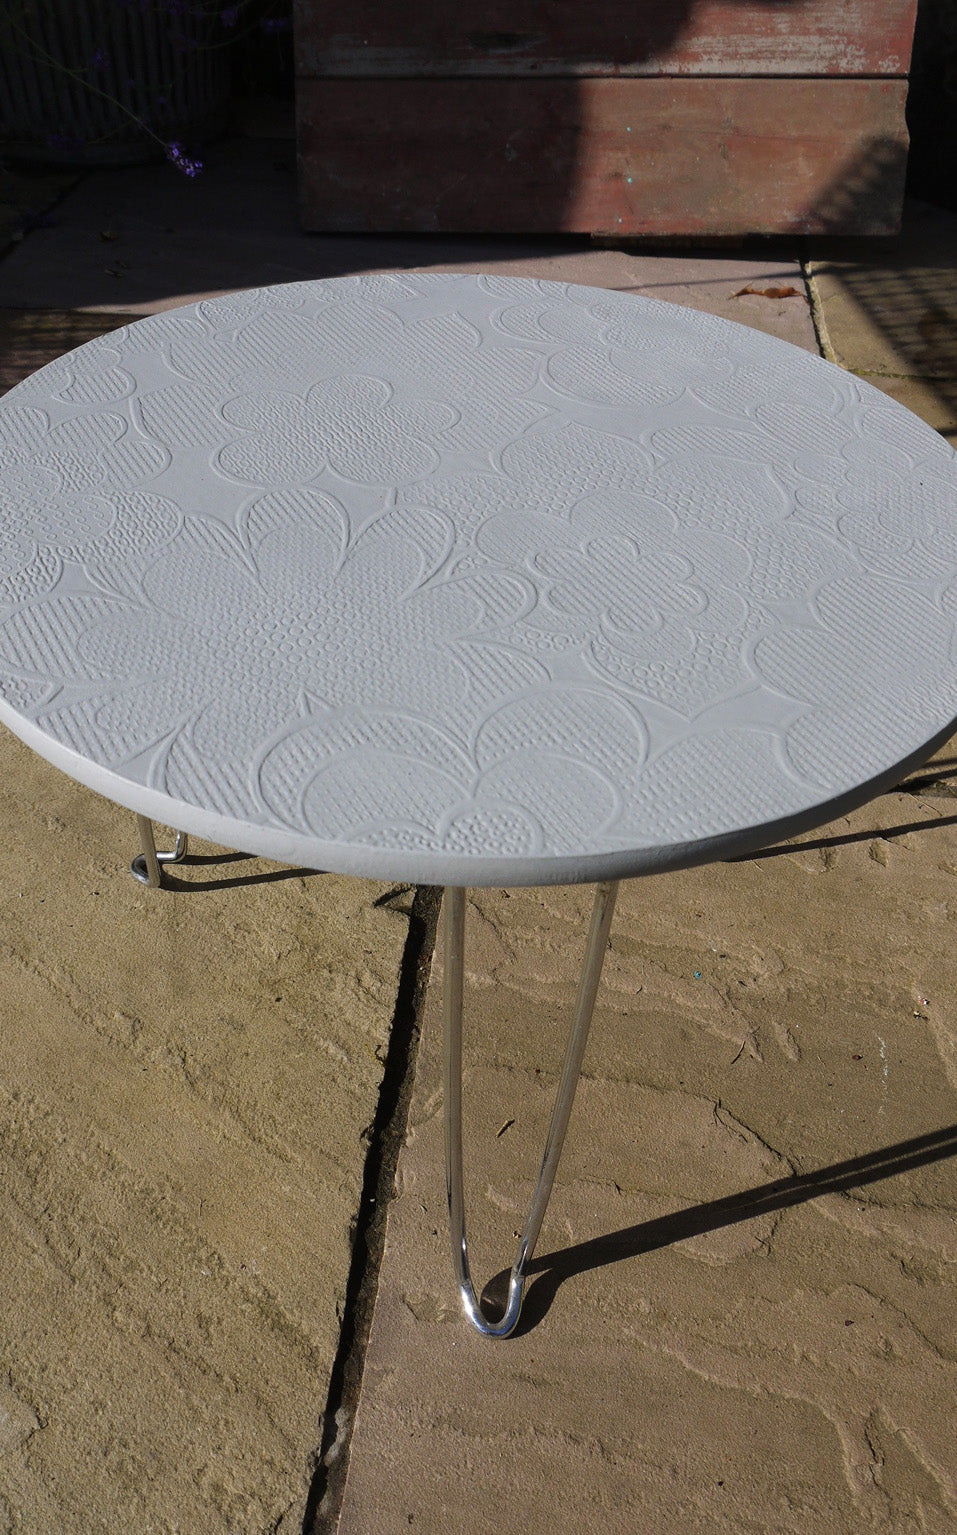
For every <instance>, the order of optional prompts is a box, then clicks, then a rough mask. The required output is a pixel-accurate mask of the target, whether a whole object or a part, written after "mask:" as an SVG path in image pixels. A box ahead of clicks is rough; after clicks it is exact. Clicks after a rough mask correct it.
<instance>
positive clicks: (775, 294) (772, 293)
mask: <svg viewBox="0 0 957 1535" xmlns="http://www.w3.org/2000/svg"><path fill="white" fill-rule="evenodd" d="M745 293H753V294H754V296H755V298H803V300H804V302H805V304H806V303H807V294H806V293H802V292H801V291H800V289H798V288H792V287H787V288H752V287H751V285H750V284H749V285H748V286H747V287H746V288H739V289H738V291H737V293H735V294H734V295H733V297H734V298H742V297H743V296H744V294H745Z"/></svg>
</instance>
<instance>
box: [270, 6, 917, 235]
mask: <svg viewBox="0 0 957 1535" xmlns="http://www.w3.org/2000/svg"><path fill="white" fill-rule="evenodd" d="M915 9H916V0H776V3H774V4H773V5H772V4H752V3H748V4H739V3H734V0H699V3H697V4H695V0H632V3H631V5H630V6H626V5H624V4H623V3H622V0H591V3H590V4H589V5H571V4H561V3H560V0H559V3H556V0H508V3H506V0H487V3H483V5H482V6H481V7H479V6H475V7H469V6H463V5H459V7H458V8H457V9H456V8H455V7H454V6H453V5H452V3H451V0H419V3H418V4H417V5H416V6H413V7H408V8H407V7H402V8H401V9H400V8H399V6H398V5H396V4H392V3H389V0H352V3H351V4H349V5H346V4H345V3H344V0H322V3H321V4H319V3H318V0H297V9H296V13H295V18H296V60H297V63H296V68H297V106H298V121H299V151H300V190H301V204H302V219H303V224H304V227H305V228H307V229H315V230H336V231H350V230H405V231H429V230H434V231H440V230H441V231H469V230H471V231H486V232H497V231H502V232H506V231H507V232H517V233H520V232H529V233H531V232H551V231H574V232H588V233H595V234H603V235H632V236H634V235H655V236H681V235H693V236H707V235H721V236H726V235H740V234H747V233H794V232H800V233H815V232H821V231H827V232H833V233H845V234H886V233H892V232H893V231H894V230H895V229H896V228H897V226H898V222H899V216H900V207H901V201H902V198H903V183H904V171H905V167H906V158H907V132H906V127H905V122H904V102H905V98H906V89H907V82H906V75H907V69H908V65H909V59H910V46H911V38H912V34H913V25H914V13H915Z"/></svg>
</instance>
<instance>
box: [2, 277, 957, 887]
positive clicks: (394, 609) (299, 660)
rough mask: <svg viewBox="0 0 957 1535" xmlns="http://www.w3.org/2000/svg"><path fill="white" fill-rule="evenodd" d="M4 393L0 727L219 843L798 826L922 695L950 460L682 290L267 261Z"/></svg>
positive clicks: (541, 844)
mask: <svg viewBox="0 0 957 1535" xmlns="http://www.w3.org/2000/svg"><path fill="white" fill-rule="evenodd" d="M0 421H2V423H3V437H2V446H0V699H3V700H5V703H4V704H3V705H2V707H3V711H4V712H3V717H4V718H5V719H7V720H8V721H9V723H10V724H11V725H12V726H13V728H15V729H16V728H22V729H23V731H24V733H25V734H26V735H27V736H28V738H29V739H30V740H31V741H32V742H33V744H35V745H38V746H39V748H40V749H41V750H45V751H47V752H48V754H49V755H50V756H51V757H52V758H53V759H54V760H56V761H61V762H62V764H63V765H65V766H69V767H70V769H71V771H76V772H77V773H78V775H79V776H83V775H84V774H85V775H86V777H87V781H89V782H92V783H94V784H95V786H96V787H100V788H102V789H103V791H104V792H106V793H112V794H113V795H114V796H115V797H116V798H118V799H123V800H125V801H126V802H127V803H130V804H133V805H139V806H140V808H143V809H144V810H147V811H148V812H149V813H154V814H155V813H159V812H160V810H161V809H162V808H163V806H164V804H167V802H168V804H167V808H168V812H169V816H170V817H171V818H172V819H174V820H177V819H178V820H179V821H180V822H181V824H183V825H184V826H185V827H186V829H192V830H196V831H200V832H203V831H205V832H206V833H207V834H208V835H210V836H213V837H216V838H217V839H218V840H225V841H229V840H230V838H232V839H234V841H239V842H241V844H242V845H243V846H248V847H249V848H251V849H253V850H256V849H258V850H261V851H264V852H272V853H274V854H275V855H276V856H280V857H290V858H292V857H295V858H301V859H303V860H305V861H309V862H314V863H319V864H320V865H328V866H332V867H337V868H341V869H344V870H356V871H359V872H361V871H366V872H380V873H382V874H384V875H391V874H394V875H396V876H399V877H411V878H416V879H435V880H444V881H450V882H455V881H459V882H462V883H487V882H494V881H502V882H522V881H523V880H528V881H541V880H552V879H576V878H587V877H597V875H598V874H600V873H602V872H605V873H611V872H615V873H624V872H637V871H640V870H642V869H649V868H657V867H666V866H669V865H671V864H676V863H681V862H683V861H688V860H689V859H691V858H695V857H700V856H704V850H708V849H710V848H712V847H714V846H716V845H721V846H725V845H729V846H730V845H736V846H744V845H746V843H747V841H748V839H749V837H752V836H753V837H759V836H760V835H762V832H761V830H760V829H761V828H765V829H771V828H775V829H777V830H778V831H779V832H780V831H781V830H782V829H786V828H787V827H788V826H792V825H798V824H810V823H811V822H812V821H813V819H814V818H815V817H817V818H820V817H821V816H823V815H824V814H825V813H826V808H827V806H828V805H829V804H831V803H838V802H841V803H843V797H846V796H851V797H853V794H854V793H855V792H863V791H861V790H859V786H860V785H862V784H864V783H865V782H866V781H868V780H879V779H880V778H881V775H887V774H889V773H891V772H892V771H893V769H894V768H895V766H897V765H898V764H900V763H902V762H905V761H906V760H907V759H908V758H909V757H910V756H915V755H917V754H918V753H919V752H920V749H921V747H922V746H923V745H924V743H926V742H928V741H930V740H931V739H932V738H933V737H934V736H935V734H940V733H942V732H943V731H944V730H945V729H946V728H947V727H948V725H949V724H950V722H951V720H952V718H953V716H954V715H955V714H957V682H955V680H954V678H955V665H954V663H955V659H957V655H955V631H957V473H955V467H954V456H953V454H952V452H951V450H950V449H949V448H948V447H947V446H946V444H944V443H942V442H941V440H940V439H939V438H937V437H936V436H935V435H934V434H933V433H931V432H930V431H929V430H928V429H926V428H924V427H922V426H921V425H920V423H918V422H916V421H915V420H914V418H912V417H909V416H908V415H907V414H906V412H903V411H901V410H900V409H899V408H898V407H896V406H894V405H892V404H891V403H890V402H888V401H887V400H886V399H885V398H884V397H883V396H879V395H877V394H876V393H875V392H874V391H873V390H871V389H869V388H868V386H866V385H864V384H861V383H860V382H859V381H857V380H855V379H853V378H850V377H849V376H848V375H845V374H842V373H841V372H840V371H839V370H837V369H835V368H832V367H830V366H829V365H827V364H823V363H821V362H820V361H819V360H818V359H816V358H813V357H810V356H807V355H805V354H802V353H801V352H799V351H797V350H796V349H795V348H792V347H787V346H785V345H784V344H782V343H780V342H776V341H773V340H772V339H770V338H768V337H763V336H760V335H757V334H755V333H753V332H749V331H746V330H744V329H743V328H742V327H738V326H732V325H729V324H728V323H727V322H723V321H719V320H716V319H713V318H711V317H710V316H705V315H700V314H693V313H691V312H688V311H681V310H677V309H675V308H673V307H672V306H669V305H665V304H657V303H651V302H647V301H643V300H637V299H634V298H630V297H625V296H621V295H617V294H613V293H606V292H600V291H596V290H589V289H581V288H579V289H574V288H572V289H566V288H563V287H561V286H559V285H556V284H549V283H537V282H528V281H523V280H519V279H509V278H496V277H483V278H474V277H444V276H442V277H435V276H422V275H420V274H400V275H389V274H385V275H381V276H378V275H377V276H370V277H361V278H348V279H340V280H335V281H328V282H317V283H296V284H290V285H288V287H279V288H276V289H264V290H260V291H257V292H253V293H246V294H234V295H226V296H224V297H223V298H222V299H215V300H209V301H205V302H204V303H202V304H199V305H196V306H194V307H192V308H190V309H187V310H184V311H179V312H172V313H167V314H164V315H159V316H156V317H154V318H152V319H150V320H147V321H144V322H141V323H139V324H136V325H132V326H130V327H128V328H127V330H125V331H123V332H120V333H118V334H115V335H113V336H111V337H109V338H104V339H103V340H102V341H99V342H95V343H92V344H91V345H90V346H88V347H85V348H82V349H81V350H80V351H79V352H77V353H75V354H72V355H71V356H70V357H68V358H66V359H63V360H62V361H61V362H60V363H58V364H55V365H52V366H51V368H49V369H44V370H41V372H40V373H38V374H36V375H34V376H33V378H31V379H29V380H27V381H26V383H25V384H23V385H20V386H18V388H17V389H15V390H14V391H12V392H11V394H10V396H9V397H8V398H7V399H6V400H5V401H4V402H3V405H2V407H0ZM755 828H757V829H755ZM722 839H723V840H722Z"/></svg>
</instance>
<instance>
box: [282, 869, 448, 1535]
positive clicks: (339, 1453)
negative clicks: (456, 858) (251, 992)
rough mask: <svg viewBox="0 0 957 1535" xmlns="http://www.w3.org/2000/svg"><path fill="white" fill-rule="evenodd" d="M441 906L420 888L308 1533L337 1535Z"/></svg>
mask: <svg viewBox="0 0 957 1535" xmlns="http://www.w3.org/2000/svg"><path fill="white" fill-rule="evenodd" d="M441 904H442V891H441V889H439V888H438V887H434V886H430V885H426V886H421V887H420V888H418V889H417V890H416V892H415V896H414V898H413V902H412V910H411V913H410V916H409V936H408V939H407V940H406V945H405V952H404V953H403V956H402V966H401V970H400V974H399V989H398V994H397V997H396V1004H395V1013H394V1015H393V1020H392V1027H391V1029H390V1031H389V1048H388V1052H387V1054H386V1060H385V1069H384V1071H383V1075H382V1085H381V1087H380V1089H379V1100H378V1104H377V1106H376V1112H375V1117H374V1119H373V1121H372V1124H371V1126H370V1128H369V1131H368V1135H369V1151H368V1155H367V1157H366V1164H365V1173H364V1175H363V1182H362V1194H361V1197H360V1200H359V1209H358V1213H357V1215H356V1223H355V1233H354V1237H353V1245H352V1260H351V1263H350V1266H349V1278H348V1281H347V1284H346V1298H345V1305H344V1308H343V1314H342V1326H341V1329H340V1333H339V1347H338V1350H337V1352H336V1357H335V1361H334V1363H333V1367H332V1374H331V1376H330V1381H329V1394H328V1397H327V1400H326V1407H325V1411H324V1413H323V1420H322V1440H321V1443H320V1446H319V1450H318V1453H317V1456H316V1466H315V1471H314V1474H313V1479H312V1486H311V1487H310V1490H309V1497H308V1499H307V1501H306V1510H305V1516H304V1518H303V1524H302V1535H335V1530H336V1528H337V1526H338V1523H339V1514H340V1510H341V1506H342V1499H343V1495H344V1492H345V1484H346V1473H347V1471H348V1465H349V1445H350V1441H351V1438H352V1426H353V1423H354V1421H355V1414H356V1408H357V1406H358V1402H359V1393H360V1391H361V1388H362V1373H363V1369H364V1366H365V1355H366V1347H367V1345H368V1341H369V1331H370V1328H371V1326H372V1314H373V1310H374V1308H375V1299H376V1293H377V1291H378V1284H379V1269H380V1266H381V1263H382V1255H383V1251H384V1248H385V1230H386V1218H387V1215H388V1209H389V1204H390V1203H391V1201H392V1198H393V1196H394V1193H395V1175H396V1165H397V1163H398V1159H399V1151H400V1150H401V1147H402V1145H403V1142H404V1140H405V1133H406V1127H407V1124H408V1117H409V1105H410V1102H411V1098H412V1084H413V1079H414V1077H415V1063H416V1057H417V1054H418V1045H419V1034H420V1018H421V1013H422V1006H423V1003H424V1001H425V992H426V987H427V985H428V980H429V970H430V968H431V963H432V955H433V952H434V949H435V935H436V929H437V927H438V920H439V910H440V908H441Z"/></svg>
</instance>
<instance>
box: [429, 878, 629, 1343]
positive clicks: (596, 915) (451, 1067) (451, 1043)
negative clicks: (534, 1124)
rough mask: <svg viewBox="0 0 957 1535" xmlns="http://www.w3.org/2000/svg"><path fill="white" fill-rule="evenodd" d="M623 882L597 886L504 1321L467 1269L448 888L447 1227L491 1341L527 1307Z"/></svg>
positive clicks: (465, 1295)
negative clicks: (491, 1312) (486, 1304)
mask: <svg viewBox="0 0 957 1535" xmlns="http://www.w3.org/2000/svg"><path fill="white" fill-rule="evenodd" d="M617 895H618V881H617V880H612V881H610V882H609V883H608V884H604V885H598V886H597V888H596V890H595V905H594V908H593V910H592V918H591V927H590V928H589V931H588V942H587V944H586V947H585V959H584V962H583V964H582V972H581V979H580V980H579V982H578V996H577V998H576V1001H575V1011H574V1014H573V1015H572V1022H571V1028H570V1029H569V1033H568V1043H567V1045H566V1046H565V1060H564V1062H563V1064H562V1074H561V1079H560V1081H559V1084H558V1091H557V1093H556V1095H555V1107H554V1108H553V1110H552V1119H551V1124H550V1125H549V1127H548V1138H547V1140H546V1142H545V1154H544V1156H543V1158H542V1166H541V1171H540V1172H539V1175H538V1182H537V1183H536V1185H535V1192H534V1194H533V1195H532V1203H531V1206H530V1207H529V1212H528V1219H527V1220H526V1222H525V1230H524V1231H523V1233H522V1239H521V1241H520V1242H519V1244H518V1252H517V1253H516V1256H515V1262H514V1263H513V1264H512V1272H511V1275H510V1277H509V1282H508V1303H507V1305H506V1307H505V1314H504V1316H503V1317H502V1319H501V1321H498V1322H490V1321H488V1319H487V1318H486V1316H485V1315H484V1313H483V1311H482V1306H481V1302H480V1301H479V1300H478V1297H477V1296H476V1294H475V1289H474V1287H473V1285H472V1279H471V1275H470V1273H469V1258H468V1245H467V1242H466V1234H465V1195H464V1190H463V1183H462V993H463V968H464V959H465V897H466V891H465V890H463V889H461V888H459V887H456V886H449V887H448V888H447V889H446V891H445V907H446V909H445V914H444V915H445V991H444V1022H445V1172H446V1185H447V1188H448V1198H449V1228H450V1232H451V1237H452V1262H453V1264H454V1267H455V1277H456V1280H457V1282H458V1287H459V1295H460V1297H461V1300H462V1305H463V1307H464V1308H465V1314H466V1316H467V1317H468V1319H469V1321H470V1322H471V1323H472V1325H473V1327H475V1328H477V1329H478V1331H479V1332H480V1333H482V1334H483V1336H484V1337H486V1338H507V1337H508V1335H509V1333H510V1332H513V1331H514V1330H515V1326H516V1324H517V1322H518V1318H519V1313H520V1311H521V1309H522V1293H523V1291H524V1288H525V1279H526V1275H527V1272H528V1265H529V1263H530V1262H531V1259H532V1254H533V1252H534V1251H535V1243H536V1242H537V1241H538V1234H539V1232H540V1231H541V1229H542V1221H543V1219H544V1217H545V1208H546V1206H547V1204H548V1197H549V1195H550V1194H551V1191H552V1184H553V1183H554V1181H555V1172H556V1169H557V1167H558V1159H559V1157H560V1156H561V1151H562V1143H563V1142H564V1139H565V1131H566V1130H567V1128H568V1120H569V1117H570V1115H571V1111H572V1104H573V1103H574V1101H575V1089H576V1087H577V1086H578V1078H579V1074H580V1072H581V1064H582V1057H583V1056H584V1054H585V1045H586V1044H587V1042H588V1029H589V1025H590V1024H591V1019H592V1012H593V1011H594V1007H595V995H596V993H597V991H598V982H599V980H600V978H601V968H602V963H603V961H604V958H605V949H606V948H607V946H608V933H609V930H610V928H611V919H612V916H613V915H614V911H615V898H616V896H617Z"/></svg>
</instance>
